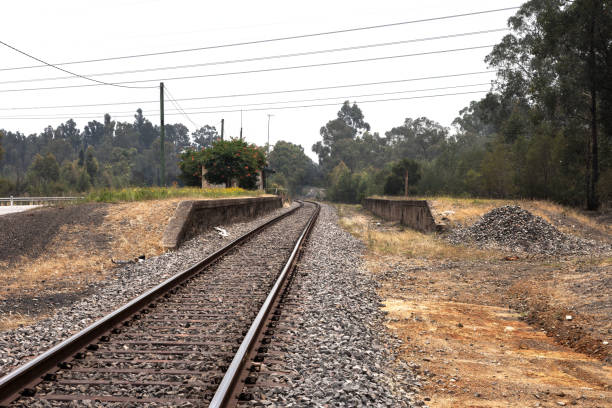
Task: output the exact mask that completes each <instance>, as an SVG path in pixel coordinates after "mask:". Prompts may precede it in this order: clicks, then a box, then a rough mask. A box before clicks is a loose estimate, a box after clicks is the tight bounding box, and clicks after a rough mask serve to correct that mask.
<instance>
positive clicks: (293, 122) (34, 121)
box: [0, 0, 522, 157]
mask: <svg viewBox="0 0 612 408" xmlns="http://www.w3.org/2000/svg"><path fill="white" fill-rule="evenodd" d="M521 3H522V2H521V1H516V0H499V1H497V0H496V1H491V0H488V1H487V0H465V1H456V0H428V1H413V0H403V1H402V0H395V1H392V0H377V1H371V0H369V1H361V0H351V1H340V0H336V1H318V0H311V1H301V2H297V1H287V0H285V1H216V2H213V1H201V0H200V1H195V0H193V1H188V0H173V1H169V0H122V1H119V0H106V1H103V2H102V1H95V2H94V1H82V0H80V1H79V0H75V1H67V0H63V1H62V0H54V1H28V0H20V1H11V2H5V4H3V7H2V21H1V22H0V40H2V41H3V42H6V43H8V44H10V45H12V46H14V47H16V48H19V49H21V50H23V51H26V52H28V53H30V54H32V55H34V56H36V57H38V58H41V59H43V60H45V61H47V62H51V63H62V62H68V61H77V60H87V59H97V58H105V57H114V56H123V55H133V54H142V53H150V52H159V51H169V50H177V49H186V48H195V47H206V46H211V45H219V44H227V43H236V42H244V41H253V40H262V39H268V38H278V37H286V36H293V35H301V34H309V33H317V32H326V31H333V30H342V29H350V28H355V27H362V26H372V25H380V24H388V23H398V22H404V21H411V20H419V19H427V18H432V17H441V16H449V15H454V14H462V13H469V12H475V11H483V10H491V9H498V8H506V7H515V6H520V4H521ZM515 12H516V10H508V11H502V12H495V13H490V14H481V15H475V16H469V17H460V18H453V19H445V20H439V21H430V22H421V23H414V24H405V25H397V26H394V27H389V28H379V29H372V30H365V31H357V32H351V33H343V34H335V35H325V36H319V37H311V38H304V39H297V40H287V41H277V42H268V43H264V44H257V45H247V46H237V47H228V48H220V49H214V50H205V51H196V52H186V53H176V54H170V55H164V56H155V57H145V58H133V59H123V60H114V61H106V62H95V63H85V64H73V65H66V66H64V68H65V69H68V70H71V71H74V72H76V73H79V74H82V75H92V74H98V73H108V72H116V71H126V70H139V69H146V68H158V67H168V66H177V65H187V64H205V63H210V62H219V61H227V60H236V59H245V58H253V57H262V56H274V55H280V54H287V53H297V52H307V51H317V50H326V49H334V48H342V47H352V46H361V45H367V44H379V43H387V42H394V41H405V40H411V39H419V38H428V37H436V36H444V35H451V34H459V33H469V32H475V31H483V30H494V29H501V28H506V27H507V19H508V17H510V16H511V15H513V14H514V13H515ZM505 34H506V32H504V31H500V32H492V33H485V34H478V35H470V36H463V37H457V38H447V39H438V40H431V41H422V42H411V43H405V44H397V45H388V46H382V47H372V48H368V49H360V50H351V51H342V52H334V53H324V54H318V55H308V56H299V57H290V58H279V59H271V60H264V61H251V62H241V63H229V64H218V65H212V66H211V65H209V66H202V67H194V68H182V69H173V70H160V71H153V72H138V73H130V74H120V75H105V76H95V77H94V78H96V79H98V80H101V81H105V82H120V81H132V80H143V79H152V80H155V81H153V82H146V83H137V84H133V86H158V84H159V80H160V79H163V80H165V81H164V82H165V84H166V85H167V87H168V89H169V90H170V92H171V94H172V95H173V96H174V97H175V98H177V99H179V100H180V99H182V98H196V97H211V96H222V95H233V94H243V93H256V92H270V91H280V90H294V89H304V88H316V87H329V86H337V85H347V84H362V83H371V82H380V81H392V80H404V79H411V78H422V77H430V76H440V75H449V74H460V73H468V72H476V71H484V70H486V69H487V66H486V64H485V63H484V57H485V56H486V55H487V53H488V52H489V51H490V48H481V49H476V50H469V51H456V52H447V53H441V54H431V55H424V56H413V57H403V58H394V59H388V60H381V61H374V62H360V63H351V64H342V65H333V66H324V67H316V68H301V69H291V70H282V71H272V72H263V73H249V74H239V75H223V76H215V77H206V78H199V79H182V80H180V79H167V78H171V77H176V76H189V75H206V74H214V73H228V72H235V71H245V70H256V69H268V68H275V67H286V66H295V65H304V64H317V63H328V62H335V61H347V60H354V59H362V58H374V57H386V56H397V55H404V54H414V53H423V52H431V51H438V50H450V49H456V48H466V47H474V46H486V45H492V44H495V43H497V42H499V40H500V39H501V38H502V36H503V35H505ZM0 61H1V64H0V69H2V68H10V67H22V66H29V65H36V64H37V62H36V61H33V60H31V59H29V58H28V57H26V56H23V55H20V54H18V53H16V52H15V51H12V50H10V49H8V48H6V47H4V46H2V45H0ZM64 76H66V74H65V73H63V72H61V71H58V70H56V69H53V68H49V67H46V68H34V69H22V70H0V82H1V83H0V129H6V130H13V131H16V130H19V131H21V132H23V133H26V134H30V133H38V132H40V131H41V130H42V129H43V128H44V127H45V126H47V125H51V126H53V127H56V126H57V125H59V124H60V123H62V122H64V121H66V120H68V119H70V118H72V117H74V118H75V121H76V122H77V124H78V126H79V128H83V127H84V126H85V125H86V124H87V122H88V121H90V120H93V119H97V120H98V121H102V120H103V114H104V113H105V112H109V113H111V115H112V116H113V117H115V119H117V120H122V121H126V120H127V121H130V122H131V121H132V120H133V118H132V115H133V112H134V111H135V110H136V109H137V108H138V107H141V108H142V109H143V111H144V114H145V116H146V117H147V118H148V119H149V120H151V121H152V122H153V123H155V124H159V103H158V102H156V101H158V99H159V89H158V88H152V89H151V88H147V89H123V88H117V87H112V86H90V87H82V88H66V89H52V90H37V91H13V92H2V91H3V90H14V89H20V88H34V87H52V86H65V85H78V84H90V83H91V82H88V81H86V80H83V79H79V78H73V79H67V80H66V79H63V80H53V81H49V80H46V81H37V82H13V83H10V82H9V81H22V80H30V79H40V78H51V77H64ZM494 78H495V75H494V74H493V73H489V74H480V75H469V76H462V77H454V78H443V79H430V80H419V81H410V82H398V83H393V84H382V85H369V86H359V87H351V88H339V89H329V90H321V91H307V92H292V93H284V94H273V95H259V96H249V97H244V96H243V97H227V98H215V99H204V100H192V101H182V102H180V104H181V106H182V108H183V109H185V111H187V112H190V111H193V112H198V111H199V112H201V111H219V110H236V109H238V110H239V109H240V107H243V109H244V112H243V114H242V123H243V128H244V130H243V132H244V136H245V137H246V139H247V140H248V141H250V142H253V143H256V144H259V145H262V144H264V143H265V142H266V135H267V133H266V132H267V120H268V117H267V115H268V114H273V115H274V116H273V117H272V118H271V126H270V142H271V143H274V142H276V141H277V140H287V141H290V142H293V143H296V144H301V145H302V146H304V149H305V151H306V152H307V153H308V154H309V155H310V156H311V157H314V154H313V153H312V152H311V146H312V144H313V143H315V142H316V141H317V140H319V129H320V127H321V126H323V125H324V124H325V123H326V122H327V121H328V120H330V119H333V118H335V117H336V113H337V111H338V109H339V107H340V104H341V102H342V101H343V100H345V99H349V100H351V101H357V102H358V103H359V101H365V100H376V99H392V98H408V97H415V96H421V95H438V94H445V93H457V92H468V91H481V92H480V93H475V94H464V95H456V96H445V97H435V98H423V99H411V100H399V101H398V100H396V101H387V102H378V103H360V104H359V105H360V107H361V109H362V111H363V112H364V114H365V118H366V120H367V121H368V122H369V123H370V125H371V126H372V131H375V132H380V133H381V134H384V132H385V131H387V130H389V129H391V128H392V127H393V126H398V125H401V124H402V122H403V121H404V119H405V118H406V117H413V118H415V117H419V116H427V117H429V118H430V119H433V120H436V121H438V122H440V123H441V124H442V125H444V126H450V124H451V122H452V121H453V119H454V118H455V117H456V116H457V114H458V111H459V110H460V109H461V108H463V107H464V106H466V105H467V104H468V103H469V102H470V101H471V100H475V99H479V98H480V97H482V96H484V94H485V93H486V91H487V90H488V89H489V88H490V86H489V85H486V84H487V83H489V82H490V81H491V80H492V79H494ZM7 82H9V83H7ZM479 84H480V85H479ZM482 84H485V85H482ZM465 85H473V86H466V87H463V86H465ZM459 86H461V87H459ZM443 87H457V88H449V89H437V90H426V89H432V88H443ZM415 90H422V91H419V92H406V93H394V94H390V95H380V96H362V95H370V94H380V93H388V92H405V91H415ZM321 98H331V99H324V100H323V99H321ZM312 99H317V100H316V101H307V102H302V101H304V100H312ZM319 99H321V100H319ZM139 101H144V102H146V101H152V102H151V103H136V102H139ZM286 101H299V102H290V103H281V104H270V105H261V104H262V103H268V102H286ZM117 102H135V103H129V104H123V105H109V106H89V107H63V108H50V107H57V106H62V105H84V104H102V103H117ZM322 103H333V104H334V105H333V106H320V107H310V108H298V109H268V108H269V107H282V106H296V105H312V104H322ZM249 104H259V105H256V106H253V105H249ZM228 105H230V106H231V107H227V106H228ZM219 106H224V107H223V108H219ZM24 107H44V108H39V109H28V110H24V109H14V108H24ZM7 108H8V109H7ZM253 108H257V109H260V110H255V111H248V110H249V109H253ZM175 112H176V110H175V109H174V106H173V105H172V104H171V103H170V102H169V101H166V123H175V122H181V123H183V124H185V125H186V126H187V127H188V128H189V129H190V131H193V130H194V128H195V126H194V125H193V124H192V123H191V122H190V121H189V120H188V119H186V118H185V117H184V116H181V115H174V113H175ZM189 116H190V117H191V119H192V120H193V121H194V122H195V123H196V124H197V125H198V126H203V125H204V124H209V125H213V126H217V128H219V122H220V120H221V118H225V131H226V135H229V136H237V135H238V134H239V129H240V112H225V113H221V112H217V113H192V114H190V115H189ZM17 117H21V118H19V119H15V118H17Z"/></svg>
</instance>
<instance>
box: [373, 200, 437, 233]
mask: <svg viewBox="0 0 612 408" xmlns="http://www.w3.org/2000/svg"><path fill="white" fill-rule="evenodd" d="M362 205H363V208H365V209H367V210H369V211H371V212H372V213H374V214H375V215H377V216H379V217H380V218H382V219H385V220H389V221H399V222H400V224H402V225H405V226H407V227H410V228H412V229H415V230H417V231H422V232H434V231H440V230H441V229H443V226H442V225H438V224H436V222H435V220H434V217H433V216H432V215H431V210H430V209H429V204H428V203H427V201H425V200H401V199H396V200H394V199H385V198H366V199H364V200H363V203H362Z"/></svg>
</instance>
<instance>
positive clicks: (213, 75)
mask: <svg viewBox="0 0 612 408" xmlns="http://www.w3.org/2000/svg"><path fill="white" fill-rule="evenodd" d="M493 46H494V44H489V45H478V46H474V47H464V48H453V49H448V50H439V51H427V52H419V53H413V54H400V55H389V56H384V57H373V58H360V59H355V60H345V61H333V62H322V63H317V64H304V65H293V66H288V67H275V68H263V69H253V70H245V71H233V72H219V73H212V74H201V75H187V76H176V77H166V78H156V79H141V80H133V81H121V82H116V84H136V83H145V82H159V81H171V80H182V79H195V78H210V77H220V76H228V75H241V74H253V73H260V72H274V71H285V70H292V69H302V68H314V67H326V66H333V65H343V64H353V63H361V62H372V61H383V60H391V59H398V58H407V57H416V56H423V55H433V54H444V53H449V52H458V51H470V50H477V49H483V48H491V47H493ZM91 86H99V84H82V85H64V86H51V87H39V88H21V89H2V90H0V93H6V92H25V91H40V90H49V89H67V88H84V87H91Z"/></svg>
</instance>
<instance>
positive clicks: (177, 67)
mask: <svg viewBox="0 0 612 408" xmlns="http://www.w3.org/2000/svg"><path fill="white" fill-rule="evenodd" d="M499 31H508V28H499V29H492V30H482V31H473V32H469V33H459V34H450V35H443V36H438V37H427V38H417V39H411V40H402V41H391V42H385V43H377V44H366V45H356V46H351V47H342V48H331V49H325V50H315V51H304V52H296V53H290V54H280V55H268V56H263V57H253V58H242V59H234V60H225V61H212V62H204V63H199V64H186V65H173V66H164V67H155V68H142V69H133V70H124V71H114V72H98V73H92V74H87V75H85V76H87V77H97V76H111V75H125V74H137V73H143V72H154V71H168V70H174V69H186V68H199V67H207V66H216V65H226V64H235V63H243V62H254V61H266V60H271V59H282V58H292V57H302V56H307V55H317V54H327V53H334V52H342V51H354V50H361V49H366V48H376V47H386V46H391V45H400V44H407V43H413V42H422V41H431V40H439V39H447V38H456V37H461V36H468V35H477V34H485V33H492V32H499ZM65 79H72V76H68V77H51V78H33V79H14V80H10V81H0V85H4V84H16V83H27V82H41V81H59V80H65Z"/></svg>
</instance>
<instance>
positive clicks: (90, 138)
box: [83, 120, 104, 149]
mask: <svg viewBox="0 0 612 408" xmlns="http://www.w3.org/2000/svg"><path fill="white" fill-rule="evenodd" d="M103 138H104V124H103V123H100V122H98V121H97V120H94V121H91V122H89V123H87V125H86V126H85V128H83V143H84V144H85V149H87V147H88V146H90V145H91V146H98V145H99V144H100V143H102V139H103Z"/></svg>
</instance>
